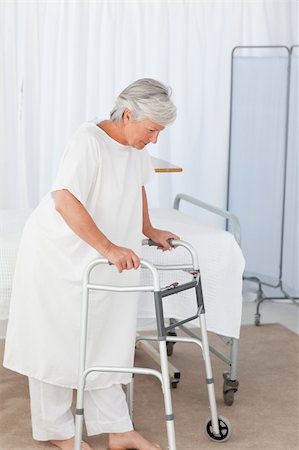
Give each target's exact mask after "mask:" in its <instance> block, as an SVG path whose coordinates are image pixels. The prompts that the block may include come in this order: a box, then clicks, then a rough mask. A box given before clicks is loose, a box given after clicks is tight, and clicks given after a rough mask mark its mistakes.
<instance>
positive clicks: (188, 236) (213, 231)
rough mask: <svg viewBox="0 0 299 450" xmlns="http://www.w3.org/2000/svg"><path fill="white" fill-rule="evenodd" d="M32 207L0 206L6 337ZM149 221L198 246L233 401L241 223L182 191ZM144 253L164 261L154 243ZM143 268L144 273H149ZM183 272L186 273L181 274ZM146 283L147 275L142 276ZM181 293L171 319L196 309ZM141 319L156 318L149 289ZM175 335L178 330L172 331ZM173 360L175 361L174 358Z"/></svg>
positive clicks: (174, 379) (0, 296)
mask: <svg viewBox="0 0 299 450" xmlns="http://www.w3.org/2000/svg"><path fill="white" fill-rule="evenodd" d="M182 202H187V203H188V204H192V205H194V206H195V207H196V208H200V209H201V210H205V211H208V212H209V213H212V214H216V215H217V216H219V217H221V218H223V219H225V220H229V221H230V222H231V224H232V227H233V234H231V233H229V232H227V231H224V230H223V229H221V228H219V227H212V226H210V225H203V224H202V223H201V221H199V220H197V219H194V218H192V217H191V216H190V215H189V214H188V215H187V214H185V213H183V212H182V211H181V210H180V206H181V203H182ZM30 212H31V210H23V211H22V210H20V211H17V210H2V211H0V268H1V273H0V323H1V324H2V333H1V334H2V336H3V335H4V334H5V321H6V319H7V318H8V311H9V299H10V293H11V285H12V278H13V272H14V265H15V260H16V254H17V249H18V244H19V240H20V237H21V233H22V229H23V226H24V224H25V222H26V219H27V217H28V216H29V214H30ZM150 216H151V220H152V223H153V225H154V226H156V227H158V228H162V229H169V230H171V231H172V232H174V233H176V234H178V235H179V236H180V237H181V238H183V239H184V240H186V241H188V242H190V243H191V244H192V245H193V247H194V248H195V250H196V251H197V254H198V258H199V265H200V271H201V281H202V288H203V295H204V300H205V307H206V320H207V330H208V331H211V332H213V333H216V334H217V336H219V338H220V339H221V340H222V341H223V342H225V344H226V345H227V353H226V354H224V353H222V352H220V351H219V350H218V349H217V348H214V347H212V346H210V351H211V352H212V353H214V354H215V355H216V356H217V357H219V358H220V359H221V360H222V361H223V362H224V363H225V364H227V365H228V371H225V372H224V373H223V377H224V381H223V398H224V402H225V403H226V404H227V405H231V404H232V403H233V401H234V393H235V392H236V391H237V390H238V381H237V351H238V338H239V332H240V324H241V311H242V274H243V270H244V259H243V256H242V252H241V249H240V246H239V244H240V225H239V222H238V220H237V218H236V217H235V216H234V215H232V214H230V213H228V212H227V211H224V210H221V209H219V208H216V207H214V206H211V205H209V204H207V203H204V202H202V201H199V200H197V199H195V198H193V197H190V196H188V195H185V194H179V195H178V196H177V197H176V198H175V201H174V205H173V208H170V209H152V210H150ZM141 257H142V258H144V259H146V260H151V261H153V262H154V263H156V264H159V263H160V258H161V257H162V255H161V252H159V251H157V249H155V248H153V247H143V251H142V255H141ZM184 258H185V256H184V255H183V254H182V253H181V249H180V248H176V249H175V250H173V251H171V252H164V254H163V259H164V260H165V261H166V263H168V264H175V263H178V262H179V263H180V264H183V263H184ZM146 276H147V275H146V272H144V271H142V277H146ZM181 276H183V275H181ZM181 281H183V280H181V279H177V278H176V279H175V280H174V279H173V278H172V277H171V274H170V273H168V272H167V271H166V272H163V279H162V280H161V282H162V283H163V284H164V285H167V284H169V285H171V284H172V283H174V282H181ZM142 282H144V283H145V284H146V283H147V280H146V279H145V278H143V280H142ZM181 295H182V296H183V301H182V299H181V298H180V299H179V298H177V299H174V301H172V302H171V303H169V304H168V303H166V305H165V309H164V316H165V318H167V319H168V320H169V321H170V322H173V321H174V320H175V321H178V320H183V319H184V317H186V315H192V314H193V313H194V300H193V298H191V297H190V296H189V295H191V294H189V293H188V292H186V293H182V294H181ZM139 305H140V307H139V314H138V318H139V322H140V321H141V320H142V319H149V318H154V317H155V312H154V305H153V302H152V297H151V296H150V295H148V294H147V293H143V294H142V301H140V302H139ZM180 329H181V330H183V331H184V332H185V333H187V334H188V335H189V336H191V337H192V336H196V338H198V336H197V335H195V334H194V328H193V327H192V326H189V324H188V326H185V325H184V324H182V325H181V326H180ZM171 333H172V334H171V335H172V336H175V335H176V332H175V331H171ZM137 347H141V348H143V349H144V350H145V351H147V352H148V353H150V354H151V356H152V357H153V358H154V359H156V360H157V361H158V360H159V359H158V355H157V352H156V351H155V349H154V348H152V347H151V346H150V344H149V343H148V342H139V341H138V339H137ZM173 351H174V342H170V343H169V344H168V349H167V352H168V355H169V356H170V355H171V354H172V352H173ZM169 359H170V362H171V358H169ZM170 377H171V384H172V386H173V387H176V386H177V384H178V382H179V380H180V371H179V370H178V369H177V368H176V367H174V366H173V365H171V364H170Z"/></svg>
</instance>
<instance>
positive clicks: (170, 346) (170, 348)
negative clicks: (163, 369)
mask: <svg viewBox="0 0 299 450" xmlns="http://www.w3.org/2000/svg"><path fill="white" fill-rule="evenodd" d="M173 346H174V342H166V349H167V356H171V355H172V354H173Z"/></svg>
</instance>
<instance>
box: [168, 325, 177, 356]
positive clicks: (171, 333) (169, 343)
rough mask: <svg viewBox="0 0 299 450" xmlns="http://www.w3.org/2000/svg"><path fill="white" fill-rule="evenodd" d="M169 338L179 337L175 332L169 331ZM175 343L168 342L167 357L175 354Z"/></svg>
mask: <svg viewBox="0 0 299 450" xmlns="http://www.w3.org/2000/svg"><path fill="white" fill-rule="evenodd" d="M167 336H177V334H176V332H175V331H168V333H167ZM174 344H175V342H170V341H168V342H167V341H166V348H167V356H171V355H172V354H173V347H174Z"/></svg>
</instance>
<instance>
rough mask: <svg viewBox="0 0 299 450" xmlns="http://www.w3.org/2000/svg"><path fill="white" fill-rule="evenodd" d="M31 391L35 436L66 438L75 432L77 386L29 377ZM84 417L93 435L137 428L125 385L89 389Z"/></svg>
mask: <svg viewBox="0 0 299 450" xmlns="http://www.w3.org/2000/svg"><path fill="white" fill-rule="evenodd" d="M29 393H30V408H31V421H32V434H33V438H34V439H36V440H38V441H49V440H60V439H62V440H63V439H69V438H71V437H73V436H74V434H75V422H74V416H73V414H72V411H71V406H72V401H73V389H70V388H64V387H61V386H55V385H52V384H48V383H44V382H42V381H39V380H36V379H34V378H29ZM84 419H85V425H86V430H87V434H88V435H89V436H93V435H95V434H101V433H122V432H126V431H131V430H133V425H132V422H131V419H130V416H129V411H128V406H127V402H126V396H125V393H124V391H123V389H122V387H121V385H116V384H115V385H113V386H111V387H109V388H105V389H95V390H90V391H85V393H84Z"/></svg>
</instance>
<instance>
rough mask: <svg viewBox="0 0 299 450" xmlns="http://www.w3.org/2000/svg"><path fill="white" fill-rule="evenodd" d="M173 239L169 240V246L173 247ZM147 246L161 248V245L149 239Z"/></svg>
mask: <svg viewBox="0 0 299 450" xmlns="http://www.w3.org/2000/svg"><path fill="white" fill-rule="evenodd" d="M172 241H173V239H167V242H169V244H170V245H171V243H172ZM147 245H149V246H150V247H153V246H154V247H161V244H158V243H157V242H155V241H153V240H152V239H148V240H147Z"/></svg>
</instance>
